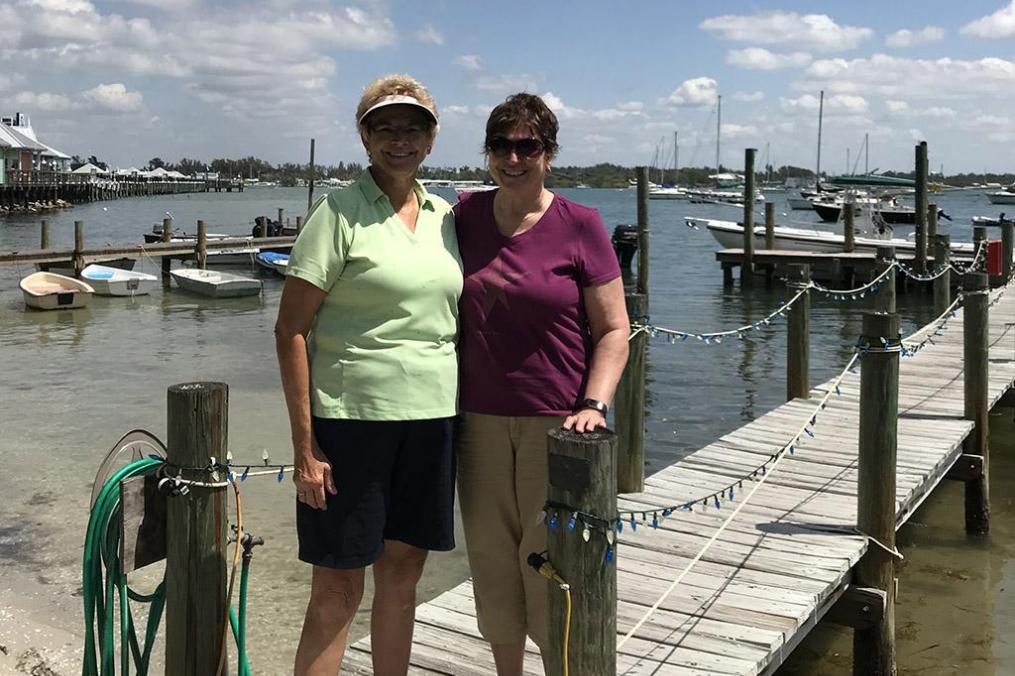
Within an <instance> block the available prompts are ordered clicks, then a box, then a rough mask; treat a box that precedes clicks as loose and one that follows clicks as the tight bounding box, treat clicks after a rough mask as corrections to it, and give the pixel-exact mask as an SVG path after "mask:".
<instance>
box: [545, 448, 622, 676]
mask: <svg viewBox="0 0 1015 676" xmlns="http://www.w3.org/2000/svg"><path fill="white" fill-rule="evenodd" d="M547 448H548V451H549V458H548V462H549V485H548V487H547V496H548V499H549V501H550V502H551V504H553V503H555V504H559V505H566V506H567V507H566V508H553V509H550V510H549V516H548V520H550V519H555V520H556V527H551V528H550V531H549V533H548V534H547V551H548V552H549V559H550V562H551V564H552V565H553V566H555V567H556V569H557V571H558V572H559V574H560V576H561V577H562V578H563V579H564V580H565V582H566V583H567V584H569V585H570V587H571V599H572V603H573V609H572V614H571V632H570V634H571V636H570V642H569V651H568V653H569V663H570V673H572V674H581V676H614V675H615V674H616V673H617V650H616V647H617V566H616V556H617V552H616V545H615V544H613V545H611V544H610V541H608V540H607V536H606V535H604V533H603V532H601V531H599V530H595V529H593V530H591V531H590V535H589V540H588V541H587V542H586V541H585V538H584V535H583V530H584V525H583V524H582V522H580V521H578V522H577V523H576V525H575V527H574V529H573V530H570V529H569V528H568V523H569V520H570V519H571V517H572V513H573V512H571V511H569V510H580V511H582V512H585V513H587V514H592V515H595V516H596V517H599V518H602V519H604V520H606V521H607V522H608V523H610V524H611V528H612V523H613V522H614V521H615V519H616V515H617V493H616V486H617V477H616V472H615V467H616V458H617V438H616V436H615V435H614V434H613V433H612V432H610V431H608V430H598V431H596V432H591V433H585V434H577V433H575V432H571V431H568V430H563V429H554V430H551V431H550V432H549V433H548V440H547ZM610 532H613V531H612V530H611V531H610ZM609 537H611V538H612V537H613V536H612V535H611V536H609ZM612 541H613V542H615V540H612ZM608 548H609V550H610V557H609V558H610V559H611V560H610V561H607V560H606V559H607V558H608V557H607V549H608ZM548 584H549V585H551V587H550V590H549V594H550V600H549V601H550V602H549V627H550V635H549V637H548V639H549V646H548V650H547V651H546V653H544V659H545V661H546V665H547V673H550V674H560V673H562V671H563V669H562V665H563V655H564V645H563V633H564V626H565V621H566V610H567V608H566V604H565V595H564V593H563V592H562V591H560V589H559V588H558V585H557V584H555V583H549V582H548Z"/></svg>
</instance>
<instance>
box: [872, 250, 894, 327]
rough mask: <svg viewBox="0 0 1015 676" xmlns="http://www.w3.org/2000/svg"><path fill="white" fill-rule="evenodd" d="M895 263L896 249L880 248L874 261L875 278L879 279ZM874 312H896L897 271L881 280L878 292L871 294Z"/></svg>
mask: <svg viewBox="0 0 1015 676" xmlns="http://www.w3.org/2000/svg"><path fill="white" fill-rule="evenodd" d="M894 262H895V247H893V246H879V247H878V248H877V254H876V257H875V259H874V276H875V277H877V276H879V275H880V274H881V273H883V272H884V271H885V270H887V269H888V268H889V267H891V265H892V264H893V263H894ZM871 296H872V297H873V299H874V300H873V305H874V310H875V311H877V312H895V271H894V270H893V271H891V272H889V273H888V274H887V275H885V277H884V278H883V279H882V280H881V282H880V284H879V288H878V290H877V291H875V292H873V293H871Z"/></svg>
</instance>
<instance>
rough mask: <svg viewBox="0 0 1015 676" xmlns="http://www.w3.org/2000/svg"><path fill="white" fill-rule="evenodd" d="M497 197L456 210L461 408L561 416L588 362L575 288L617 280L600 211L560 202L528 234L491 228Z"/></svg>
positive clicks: (483, 195)
mask: <svg viewBox="0 0 1015 676" xmlns="http://www.w3.org/2000/svg"><path fill="white" fill-rule="evenodd" d="M496 192H497V191H495V190H490V191H487V192H480V193H474V194H472V195H471V196H469V197H467V198H465V199H463V200H462V201H461V202H459V203H458V204H457V205H455V207H454V211H455V226H456V228H457V229H458V246H459V249H460V250H461V255H462V265H463V267H464V271H465V287H464V289H463V290H462V297H461V300H460V301H459V325H460V331H461V334H460V340H459V346H458V355H459V372H460V374H461V388H460V390H459V407H460V408H461V410H463V411H468V412H470V413H486V414H490V415H517V416H525V415H568V414H569V413H571V411H573V410H574V407H575V405H576V404H577V403H578V401H579V400H580V398H581V397H582V396H583V394H584V389H585V378H586V375H587V373H588V367H589V361H590V359H591V356H592V349H591V337H590V335H589V330H588V321H587V317H586V314H585V304H584V302H583V300H582V289H584V288H586V287H590V286H598V285H600V284H605V283H606V282H609V281H611V280H613V279H616V278H617V277H619V276H620V266H619V264H618V263H617V256H616V254H615V253H614V252H613V247H612V245H611V244H610V238H609V235H607V233H606V228H605V227H604V226H603V221H602V219H600V218H599V212H598V211H596V210H595V209H591V208H589V207H585V206H582V205H580V204H576V203H575V202H572V201H571V200H568V199H565V198H563V197H561V196H560V195H554V197H553V202H552V203H551V204H550V207H549V209H547V210H546V213H545V214H543V217H542V218H540V219H539V221H538V222H537V223H536V224H535V225H534V226H533V227H532V228H531V229H529V230H527V231H525V232H523V233H521V234H520V235H516V236H515V237H505V236H504V235H502V234H501V233H500V231H499V230H498V229H497V223H496V221H495V220H494V216H493V199H494V195H495V194H496Z"/></svg>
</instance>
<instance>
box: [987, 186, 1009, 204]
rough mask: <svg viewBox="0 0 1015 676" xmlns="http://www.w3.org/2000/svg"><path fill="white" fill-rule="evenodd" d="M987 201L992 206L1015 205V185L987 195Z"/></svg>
mask: <svg viewBox="0 0 1015 676" xmlns="http://www.w3.org/2000/svg"><path fill="white" fill-rule="evenodd" d="M987 199H989V200H990V203H991V204H1015V185H1010V186H1008V187H1007V188H1005V189H1004V190H998V191H997V192H989V193H987Z"/></svg>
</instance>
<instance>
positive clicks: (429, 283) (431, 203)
mask: <svg viewBox="0 0 1015 676" xmlns="http://www.w3.org/2000/svg"><path fill="white" fill-rule="evenodd" d="M415 190H416V196H417V197H418V198H419V204H420V210H419V217H418V219H417V221H416V231H415V232H410V231H409V230H408V228H406V227H405V225H404V224H403V223H402V221H401V220H400V219H399V218H398V216H397V215H395V212H394V209H392V207H391V202H390V200H388V197H387V195H385V194H384V193H383V192H382V191H381V189H380V188H379V187H377V184H376V183H375V182H374V179H373V177H372V176H371V175H370V172H369V170H368V171H365V172H363V175H362V176H361V177H360V178H359V180H357V181H356V182H355V183H353V184H352V185H350V186H348V187H346V188H342V189H340V190H336V191H334V192H331V193H329V194H328V195H327V196H326V197H322V198H321V199H320V200H318V201H317V203H316V204H315V205H314V206H313V207H312V208H311V210H310V213H309V214H308V215H307V222H306V224H305V225H304V226H303V230H302V232H301V233H300V236H299V238H297V240H296V244H295V245H294V246H293V249H292V256H291V257H290V259H289V265H288V273H287V274H289V275H291V276H293V277H299V278H300V279H302V280H305V281H307V282H309V283H311V284H313V285H314V286H316V287H318V288H320V289H322V290H324V291H327V292H328V295H327V297H326V298H325V299H324V303H323V304H322V305H321V307H320V309H319V310H318V311H317V316H316V317H315V318H314V323H313V326H312V328H311V332H310V335H309V342H308V353H309V358H310V388H311V403H312V408H313V414H314V415H315V416H317V417H321V418H351V419H358V420H422V419H427V418H443V417H447V416H452V415H455V413H457V403H458V402H457V399H458V360H457V357H456V355H455V344H456V341H457V338H458V298H459V296H460V295H461V293H462V263H461V259H460V258H459V255H458V240H457V239H456V237H455V223H454V216H453V215H452V213H451V207H450V206H448V203H447V202H445V201H444V200H443V199H441V198H440V197H438V196H436V195H431V194H429V193H428V192H427V191H426V189H425V188H424V187H423V186H422V185H421V184H420V183H418V182H417V183H416V188H415Z"/></svg>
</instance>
